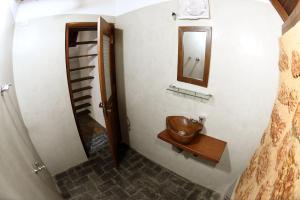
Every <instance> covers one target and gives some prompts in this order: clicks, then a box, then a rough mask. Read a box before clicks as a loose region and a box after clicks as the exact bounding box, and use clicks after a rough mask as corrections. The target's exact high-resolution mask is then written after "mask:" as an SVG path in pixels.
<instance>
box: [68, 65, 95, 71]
mask: <svg viewBox="0 0 300 200" xmlns="http://www.w3.org/2000/svg"><path fill="white" fill-rule="evenodd" d="M93 68H95V65H91V66H85V67H76V68H72V69H70V71H71V72H73V71H78V70H83V69H93Z"/></svg>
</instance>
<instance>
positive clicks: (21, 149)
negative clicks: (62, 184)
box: [0, 0, 61, 200]
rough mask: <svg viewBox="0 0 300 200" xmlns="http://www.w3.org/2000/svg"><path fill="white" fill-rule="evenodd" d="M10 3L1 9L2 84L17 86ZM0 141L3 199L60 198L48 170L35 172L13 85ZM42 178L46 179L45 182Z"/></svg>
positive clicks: (0, 105) (4, 101)
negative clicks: (33, 171) (14, 74)
mask: <svg viewBox="0 0 300 200" xmlns="http://www.w3.org/2000/svg"><path fill="white" fill-rule="evenodd" d="M9 3H10V1H9V0H4V1H1V7H0V23H1V29H0V46H1V48H0V85H2V84H4V83H12V84H13V85H15V82H14V76H13V64H12V61H13V60H12V46H13V35H14V18H13V14H12V13H11V11H10V8H9ZM12 12H13V11H12ZM0 138H1V139H0V199H3V200H4V199H11V200H17V199H22V200H33V199H45V200H59V199H61V198H60V197H59V195H58V193H57V192H56V191H55V189H54V183H53V182H51V180H50V179H49V178H51V177H49V176H48V175H49V174H48V173H47V171H46V170H43V171H42V172H41V173H40V174H39V175H36V174H34V173H32V164H33V162H34V161H40V158H39V156H38V155H37V153H36V151H35V149H34V148H33V145H32V143H31V140H30V139H29V135H28V132H27V129H26V127H25V125H24V122H23V119H22V116H21V114H20V110H19V105H18V101H17V98H16V92H15V88H14V86H13V87H11V88H10V89H9V90H8V91H6V92H5V93H3V95H1V96H0ZM40 177H44V178H45V179H43V181H42V180H41V178H40ZM45 180H47V181H45ZM49 180H50V181H49ZM48 184H49V185H48Z"/></svg>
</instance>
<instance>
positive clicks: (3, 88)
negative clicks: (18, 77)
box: [0, 83, 12, 96]
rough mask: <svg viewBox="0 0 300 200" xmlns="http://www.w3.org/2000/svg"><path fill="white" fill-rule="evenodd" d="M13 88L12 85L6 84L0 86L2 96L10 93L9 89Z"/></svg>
mask: <svg viewBox="0 0 300 200" xmlns="http://www.w3.org/2000/svg"><path fill="white" fill-rule="evenodd" d="M11 86H12V84H11V83H6V84H3V85H1V86H0V93H1V96H3V93H4V92H6V91H8V90H9V88H10V87H11Z"/></svg>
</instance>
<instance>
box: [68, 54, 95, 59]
mask: <svg viewBox="0 0 300 200" xmlns="http://www.w3.org/2000/svg"><path fill="white" fill-rule="evenodd" d="M89 56H98V54H96V53H94V54H86V55H79V56H71V57H69V59H74V58H83V57H89Z"/></svg>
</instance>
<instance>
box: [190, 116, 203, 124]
mask: <svg viewBox="0 0 300 200" xmlns="http://www.w3.org/2000/svg"><path fill="white" fill-rule="evenodd" d="M205 119H206V117H205V116H199V119H198V120H196V119H193V118H190V121H191V122H192V123H200V124H203V123H204V121H205Z"/></svg>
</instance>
